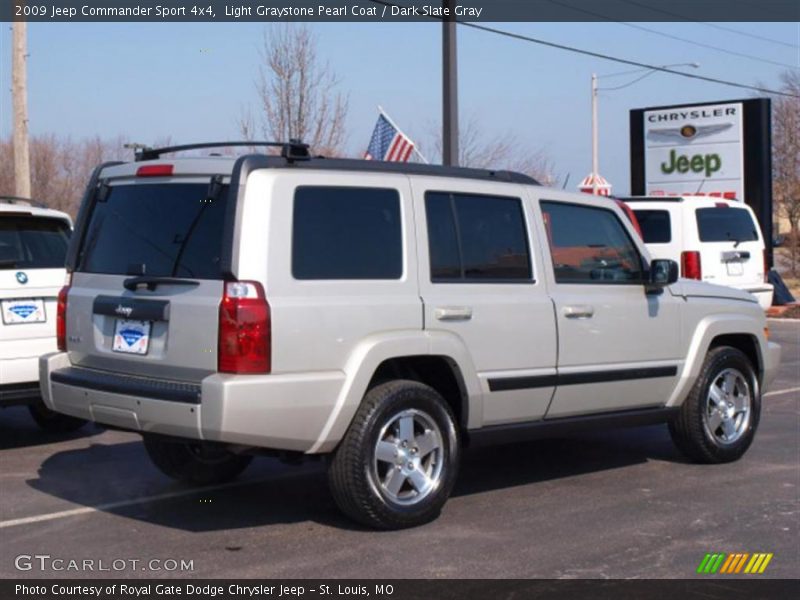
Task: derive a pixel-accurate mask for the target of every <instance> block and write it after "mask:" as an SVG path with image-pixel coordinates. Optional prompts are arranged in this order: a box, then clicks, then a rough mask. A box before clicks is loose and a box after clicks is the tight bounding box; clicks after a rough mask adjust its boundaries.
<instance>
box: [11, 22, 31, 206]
mask: <svg viewBox="0 0 800 600" xmlns="http://www.w3.org/2000/svg"><path fill="white" fill-rule="evenodd" d="M26 27H27V24H26V23H25V22H24V21H15V22H14V24H13V25H12V30H13V34H12V37H13V40H12V52H13V57H12V61H11V95H12V98H13V105H14V187H15V191H14V194H15V195H16V196H20V197H21V198H30V197H31V159H30V149H29V147H28V89H27V85H28V77H27V74H26V68H25V62H26V60H27V57H26V48H27V45H28V44H27V40H26V37H27V34H26Z"/></svg>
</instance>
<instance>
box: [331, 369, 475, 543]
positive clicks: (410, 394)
mask: <svg viewBox="0 0 800 600" xmlns="http://www.w3.org/2000/svg"><path fill="white" fill-rule="evenodd" d="M409 415H411V423H412V425H411V430H412V432H413V433H412V436H411V438H410V439H411V440H412V442H410V443H409V444H408V445H407V446H406V445H403V446H402V449H401V444H402V441H401V439H400V437H401V436H400V433H399V432H400V429H399V428H400V427H401V425H400V421H405V422H406V423H407V420H406V419H407V418H408V416H409ZM425 423H428V424H429V425H430V427H426V426H424V424H425ZM395 424H396V426H397V429H395V428H394V426H395ZM434 425H435V427H434ZM390 426H391V428H390ZM395 431H396V432H398V435H397V436H396V438H394V441H393V442H391V443H393V444H395V446H394V447H395V448H396V449H397V451H398V452H400V453H402V456H403V457H405V458H402V457H401V458H398V459H397V461H398V462H400V463H403V465H405V464H408V466H409V468H410V469H412V471H411V472H410V474H409V475H407V477H408V479H406V480H404V482H403V484H402V486H403V488H402V489H401V490H399V491H398V495H397V496H396V497H394V498H393V497H391V496H392V492H390V491H389V490H388V488H387V487H385V486H383V485H382V482H385V481H388V479H387V477H389V476H390V475H391V474H392V473H393V471H392V469H397V470H398V472H400V473H403V472H404V471H401V470H403V469H405V466H398V465H397V464H395V463H389V462H379V461H377V459H376V453H377V444H378V442H379V438H380V437H381V436H382V435H384V436H388V437H384V438H381V439H383V440H384V441H385V440H386V439H389V437H394V435H393V433H392V432H395ZM417 432H419V434H417ZM424 439H427V440H432V439H435V440H436V443H438V444H439V445H438V446H437V447H436V448H435V449H433V450H429V451H426V449H425V448H422V446H423V445H425V442H424V441H423V440H424ZM386 443H389V442H386ZM394 456H400V455H399V454H397V453H395V454H394ZM459 458H460V442H459V433H458V428H457V427H456V421H455V417H454V416H453V412H452V410H451V409H450V407H449V406H448V405H447V403H446V402H445V401H444V399H443V398H442V397H441V395H439V393H438V392H436V390H434V389H433V388H431V387H428V386H427V385H423V384H421V383H418V382H416V381H407V380H397V381H390V382H387V383H383V384H381V385H378V386H376V387H374V388H372V389H371V390H369V391H368V392H367V394H366V396H365V397H364V400H363V401H362V403H361V406H360V407H359V409H358V411H357V412H356V414H355V416H354V417H353V422H352V423H351V424H350V428H349V429H348V430H347V433H346V434H345V436H344V439H343V440H342V442H341V443H340V444H339V447H338V448H337V449H336V452H335V453H334V454H333V457H332V459H331V462H330V465H329V469H328V481H329V483H330V488H331V492H332V494H333V498H334V500H335V501H336V504H337V505H338V506H339V508H340V509H341V510H342V512H344V513H345V514H346V515H348V516H349V517H351V518H352V519H354V520H355V521H358V522H359V523H362V524H364V525H367V526H370V527H375V528H378V529H402V528H405V527H414V526H417V525H422V524H423V523H427V522H429V521H431V520H433V519H435V518H436V517H437V516H438V515H439V513H440V512H441V509H442V506H444V503H445V502H446V501H447V498H448V497H449V496H450V492H451V491H452V489H453V485H454V484H455V480H456V476H457V474H458V463H459ZM407 459H408V461H409V462H408V463H406V460H407ZM413 461H416V472H413V467H412V466H411V465H412V463H413ZM381 469H385V471H383V474H382V473H381V472H380V470H381ZM419 474H423V475H424V477H426V478H428V479H427V481H430V482H435V483H433V484H431V485H430V486H429V487H428V489H427V490H419V489H418V487H417V485H416V484H413V482H412V475H413V476H417V475H419ZM423 487H424V486H423ZM402 490H405V491H402ZM403 495H405V497H404V498H401V497H400V496H403Z"/></svg>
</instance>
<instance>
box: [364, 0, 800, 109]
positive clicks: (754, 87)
mask: <svg viewBox="0 0 800 600" xmlns="http://www.w3.org/2000/svg"><path fill="white" fill-rule="evenodd" d="M371 1H372V2H378V3H381V4H382V2H380V0H371ZM458 24H459V25H461V26H463V27H471V28H473V29H479V30H481V31H487V32H489V33H495V34H497V35H502V36H504V37H509V38H513V39H516V40H522V41H525V42H531V43H533V44H540V45H542V46H548V47H550V48H557V49H559V50H566V51H567V52H574V53H576V54H583V55H585V56H593V57H594V58H601V59H603V60H609V61H612V62H616V63H621V64H623V65H631V66H634V67H640V68H642V69H652V70H654V71H661V72H662V73H669V74H671V75H680V76H681V77H688V78H690V79H699V80H700V81H708V82H709V83H718V84H720V85H727V86H730V87H736V88H740V89H744V90H753V91H756V92H762V93H764V94H772V95H775V96H786V97H788V98H800V95H795V94H790V93H788V92H782V91H780V90H771V89H769V88H764V87H760V86H757V85H747V84H746V83H737V82H735V81H727V80H725V79H717V78H716V77H707V76H705V75H695V74H694V73H684V72H683V71H673V70H672V69H668V68H666V67H659V66H658V65H650V64H647V63H643V62H639V61H636V60H629V59H627V58H619V57H616V56H610V55H608V54H601V53H600V52H593V51H591V50H582V49H580V48H574V47H572V46H565V45H564V44H557V43H555V42H548V41H546V40H540V39H537V38H533V37H530V36H527V35H522V34H519V33H512V32H510V31H503V30H502V29H495V28H494V27H487V26H486V25H478V24H477V23H469V22H467V21H458Z"/></svg>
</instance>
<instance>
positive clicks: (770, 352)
mask: <svg viewBox="0 0 800 600" xmlns="http://www.w3.org/2000/svg"><path fill="white" fill-rule="evenodd" d="M780 363H781V347H780V346H779V345H778V344H776V343H775V342H767V352H766V356H764V380H763V381H762V382H761V392H762V394H763V393H765V392H767V391H768V390H769V386H770V385H771V384H772V381H773V380H774V379H775V375H777V373H778V367H779V366H780Z"/></svg>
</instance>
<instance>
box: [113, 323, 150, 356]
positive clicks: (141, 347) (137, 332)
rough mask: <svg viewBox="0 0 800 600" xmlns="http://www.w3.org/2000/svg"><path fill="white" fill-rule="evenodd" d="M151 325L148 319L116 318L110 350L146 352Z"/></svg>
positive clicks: (134, 352)
mask: <svg viewBox="0 0 800 600" xmlns="http://www.w3.org/2000/svg"><path fill="white" fill-rule="evenodd" d="M151 327H152V323H151V322H150V321H136V320H133V319H116V320H115V322H114V339H113V341H112V343H111V350H112V351H114V352H121V353H123V354H140V355H141V354H147V350H148V349H149V347H150V329H151Z"/></svg>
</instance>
